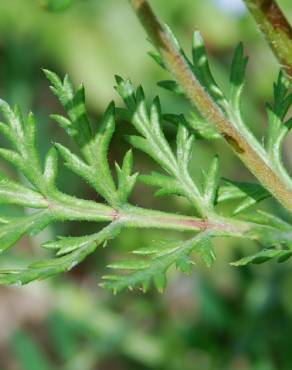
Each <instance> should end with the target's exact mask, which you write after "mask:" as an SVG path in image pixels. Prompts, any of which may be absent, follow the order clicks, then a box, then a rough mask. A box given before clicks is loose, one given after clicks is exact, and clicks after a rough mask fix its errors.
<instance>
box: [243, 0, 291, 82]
mask: <svg viewBox="0 0 292 370" xmlns="http://www.w3.org/2000/svg"><path fill="white" fill-rule="evenodd" d="M244 1H245V4H246V6H247V7H248V9H249V11H250V13H251V14H252V15H253V17H254V19H255V21H256V22H257V24H258V26H259V28H260V30H261V31H262V33H263V34H264V36H265V38H266V39H267V41H268V43H269V45H270V47H271V49H272V50H273V52H274V54H275V56H276V58H277V59H278V60H279V62H280V64H281V65H282V66H283V68H284V69H285V71H286V73H287V75H288V76H289V77H290V79H292V27H291V25H290V24H289V22H288V20H287V19H286V18H285V15H284V14H283V12H282V11H281V9H280V7H279V6H278V4H277V2H276V1H274V0H244Z"/></svg>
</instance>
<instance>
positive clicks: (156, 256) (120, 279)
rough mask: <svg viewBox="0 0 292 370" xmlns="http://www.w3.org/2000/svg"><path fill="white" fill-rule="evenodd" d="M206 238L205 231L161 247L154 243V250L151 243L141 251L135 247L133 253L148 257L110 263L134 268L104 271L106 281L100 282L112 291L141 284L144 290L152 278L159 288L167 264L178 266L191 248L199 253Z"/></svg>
mask: <svg viewBox="0 0 292 370" xmlns="http://www.w3.org/2000/svg"><path fill="white" fill-rule="evenodd" d="M205 238H206V235H205V234H204V233H200V234H198V235H196V236H195V237H194V238H192V239H190V240H187V241H183V242H171V243H170V244H166V246H165V248H164V249H161V248H159V247H157V246H156V250H154V248H155V247H153V248H150V249H149V248H148V249H147V248H146V249H142V250H140V252H139V250H138V251H134V253H135V254H142V255H143V254H146V255H149V256H150V258H149V259H147V260H134V261H125V262H121V263H115V264H113V267H114V268H118V269H119V268H121V269H127V270H130V269H134V272H133V273H129V274H125V275H106V276H104V277H103V279H104V280H105V282H104V283H103V284H102V286H105V287H106V288H108V289H110V290H112V291H113V292H114V293H118V292H120V291H122V290H123V289H126V288H128V289H132V288H134V287H141V289H142V290H143V291H144V292H145V291H146V290H147V289H148V288H149V286H150V283H151V281H153V283H154V285H155V287H156V288H157V290H158V291H159V292H162V291H163V290H164V289H165V286H166V277H165V273H166V272H167V270H168V269H169V267H170V266H171V265H173V264H176V266H177V267H178V268H179V269H182V268H181V267H182V265H181V260H182V258H184V259H186V258H190V254H191V252H192V251H196V250H197V251H198V252H199V253H201V252H200V243H202V241H203V240H205ZM188 263H191V262H188ZM185 272H187V273H188V272H189V269H185Z"/></svg>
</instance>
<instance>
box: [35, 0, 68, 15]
mask: <svg viewBox="0 0 292 370" xmlns="http://www.w3.org/2000/svg"><path fill="white" fill-rule="evenodd" d="M74 2H75V0H41V5H42V6H43V7H44V8H45V9H47V10H49V11H51V12H59V11H62V10H65V9H67V8H69V7H70V6H71V5H72V4H73V3H74Z"/></svg>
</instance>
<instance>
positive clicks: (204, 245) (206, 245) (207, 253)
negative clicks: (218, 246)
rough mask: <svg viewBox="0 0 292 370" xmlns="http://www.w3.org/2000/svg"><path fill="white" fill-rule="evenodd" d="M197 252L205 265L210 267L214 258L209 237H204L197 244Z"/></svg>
mask: <svg viewBox="0 0 292 370" xmlns="http://www.w3.org/2000/svg"><path fill="white" fill-rule="evenodd" d="M198 253H199V254H200V256H201V257H202V259H203V261H204V262H205V264H206V266H207V267H211V266H212V265H213V263H214V261H215V259H216V256H215V253H214V249H213V245H212V242H211V240H210V238H205V239H203V240H202V241H201V243H200V244H199V246H198Z"/></svg>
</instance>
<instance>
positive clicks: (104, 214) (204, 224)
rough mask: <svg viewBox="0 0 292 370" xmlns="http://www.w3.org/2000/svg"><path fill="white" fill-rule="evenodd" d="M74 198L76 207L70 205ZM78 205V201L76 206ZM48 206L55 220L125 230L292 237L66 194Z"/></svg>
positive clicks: (270, 229) (269, 229) (219, 220)
mask: <svg viewBox="0 0 292 370" xmlns="http://www.w3.org/2000/svg"><path fill="white" fill-rule="evenodd" d="M64 197H65V198H64ZM73 199H74V204H75V206H74V207H72V206H71V203H72V202H73ZM76 202H78V205H77V206H76ZM48 204H49V207H48V208H49V209H50V212H51V217H52V219H53V220H54V221H64V220H76V221H77V220H78V221H82V220H83V221H93V222H113V223H118V224H119V225H120V226H122V227H125V228H158V229H164V230H177V231H192V232H198V231H208V232H209V233H210V234H212V235H213V236H226V237H239V238H245V239H252V240H257V241H262V242H266V241H269V242H270V241H271V240H275V241H277V242H280V241H281V242H287V241H290V240H291V235H290V236H289V235H288V234H287V232H286V233H284V232H281V231H280V230H278V229H276V228H274V227H270V226H265V225H259V224H256V223H253V222H246V221H240V220H234V219H229V218H225V217H221V216H217V215H216V216H213V217H212V218H210V219H208V220H207V219H199V218H197V217H190V216H185V215H178V214H172V213H167V212H161V211H156V210H151V209H144V208H140V207H136V206H132V205H130V204H126V205H125V206H123V207H122V208H120V209H114V208H112V207H109V206H106V205H103V204H98V203H95V202H92V201H88V200H81V199H76V198H72V197H70V196H67V195H66V196H64V194H61V195H60V196H58V197H56V196H55V197H54V199H50V200H49V201H48ZM290 234H291V233H290Z"/></svg>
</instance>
